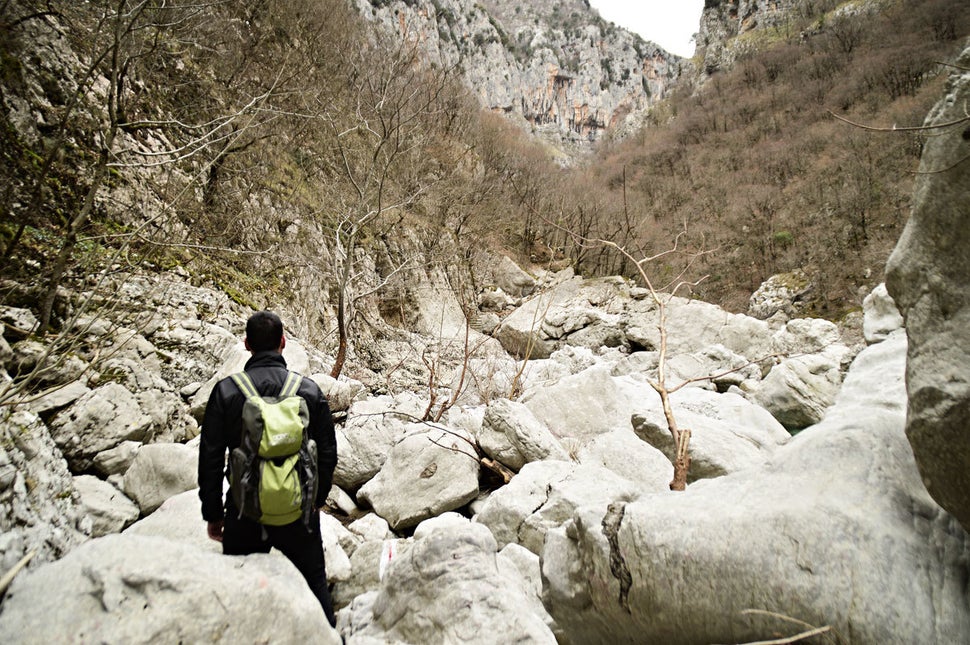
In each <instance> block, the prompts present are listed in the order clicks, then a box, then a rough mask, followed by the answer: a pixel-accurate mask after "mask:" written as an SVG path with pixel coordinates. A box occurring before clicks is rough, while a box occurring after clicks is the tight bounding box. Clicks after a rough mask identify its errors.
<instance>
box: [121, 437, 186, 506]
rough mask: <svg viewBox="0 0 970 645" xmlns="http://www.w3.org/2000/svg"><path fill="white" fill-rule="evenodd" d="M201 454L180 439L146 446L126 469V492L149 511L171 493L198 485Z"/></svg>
mask: <svg viewBox="0 0 970 645" xmlns="http://www.w3.org/2000/svg"><path fill="white" fill-rule="evenodd" d="M198 472H199V454H198V451H197V450H193V449H192V448H190V447H189V446H186V445H183V444H179V443H155V444H149V445H147V446H142V447H141V449H140V450H139V451H138V453H137V454H136V455H135V459H134V461H132V463H131V467H130V468H128V470H127V472H125V478H124V490H125V494H126V495H128V497H130V498H131V499H133V500H135V503H137V504H138V507H139V508H140V509H141V511H142V513H143V514H145V515H147V514H149V513H151V512H152V511H154V510H155V509H156V508H158V507H159V506H161V504H162V502H164V501H165V500H167V499H168V498H169V497H172V496H174V495H178V494H179V493H182V492H185V491H187V490H192V489H193V488H196V487H197V486H198V482H197V478H198Z"/></svg>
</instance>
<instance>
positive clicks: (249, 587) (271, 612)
mask: <svg viewBox="0 0 970 645" xmlns="http://www.w3.org/2000/svg"><path fill="white" fill-rule="evenodd" d="M0 640H2V641H4V642H7V643H14V642H17V643H66V642H99V643H157V642H171V643H179V642H181V643H201V642H209V641H224V642H240V643H241V642H247V643H253V642H255V643H260V642H262V643H269V642H273V643H321V644H326V643H340V636H339V635H338V634H337V633H336V632H335V631H334V630H332V629H331V628H330V626H329V625H328V624H327V619H326V617H325V616H324V614H323V610H322V609H321V608H320V604H319V602H318V601H317V599H316V597H314V595H313V594H312V593H311V592H310V589H309V587H307V586H306V584H305V583H304V581H303V578H302V576H301V575H300V573H299V572H298V571H297V570H296V568H295V567H294V566H293V565H292V564H290V563H289V561H287V560H286V559H285V558H280V557H274V556H271V555H262V554H257V555H250V556H246V557H245V558H239V557H236V558H229V557H225V556H222V555H218V554H214V553H207V552H205V551H200V550H198V549H195V548H193V547H192V546H190V545H186V544H180V543H177V542H171V541H169V540H165V539H162V538H151V537H141V536H134V535H111V536H106V537H103V538H99V539H96V540H92V541H90V542H87V543H86V544H83V545H81V546H80V547H78V548H77V549H75V550H74V551H72V552H71V553H69V554H68V555H67V556H65V557H64V558H62V559H61V560H58V561H57V562H54V563H51V564H47V565H45V566H43V567H40V568H38V569H37V570H35V571H33V572H31V573H29V574H27V575H21V576H19V577H18V578H17V579H16V580H15V581H14V584H13V586H12V587H11V588H10V590H9V591H8V593H7V597H6V599H5V600H4V603H3V608H2V613H0Z"/></svg>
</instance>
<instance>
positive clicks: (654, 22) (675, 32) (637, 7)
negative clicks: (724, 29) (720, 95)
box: [589, 0, 704, 58]
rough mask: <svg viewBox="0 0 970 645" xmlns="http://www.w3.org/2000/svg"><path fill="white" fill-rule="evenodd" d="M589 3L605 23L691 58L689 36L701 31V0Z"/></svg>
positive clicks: (702, 0) (639, 0)
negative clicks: (614, 24)
mask: <svg viewBox="0 0 970 645" xmlns="http://www.w3.org/2000/svg"><path fill="white" fill-rule="evenodd" d="M589 4H590V5H591V6H592V7H593V8H594V9H596V10H598V11H599V12H600V15H601V16H603V18H605V19H606V20H609V21H610V22H614V23H616V25H617V26H619V27H623V28H624V29H629V30H630V31H632V32H635V33H638V34H640V35H641V36H642V37H643V38H645V39H646V40H652V41H653V42H655V43H657V44H658V45H660V46H661V47H663V48H664V49H666V50H667V51H669V52H671V53H674V54H677V55H679V56H684V57H688V58H689V57H690V56H693V55H694V43H693V41H691V36H693V35H694V34H695V33H697V30H698V29H699V28H700V23H701V10H702V9H703V8H704V0H589Z"/></svg>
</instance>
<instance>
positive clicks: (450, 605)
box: [341, 524, 556, 645]
mask: <svg viewBox="0 0 970 645" xmlns="http://www.w3.org/2000/svg"><path fill="white" fill-rule="evenodd" d="M496 550H497V549H496V544H495V539H494V538H493V537H492V535H491V534H490V533H489V531H488V529H486V528H485V527H483V526H480V525H476V524H468V525H466V526H464V527H460V528H451V529H443V530H438V531H434V532H432V533H430V534H429V535H428V536H426V537H424V538H422V539H420V540H415V541H414V544H413V546H412V547H411V549H410V553H409V554H408V556H407V557H405V558H397V559H395V560H393V561H392V562H391V564H390V566H389V568H388V570H387V574H386V576H385V578H384V580H383V582H382V583H381V585H380V588H379V590H378V591H377V593H376V595H375V596H374V597H373V598H372V602H370V603H363V604H362V605H360V606H358V607H356V608H353V609H352V610H351V611H349V612H347V613H346V614H345V616H344V622H342V623H341V625H342V626H346V631H345V633H346V634H347V638H348V640H349V641H350V642H358V641H359V642H381V643H393V642H403V643H481V644H483V645H484V644H485V643H489V644H491V643H495V642H496V641H501V642H510V643H515V642H519V643H536V644H539V643H549V644H554V643H556V638H555V636H554V635H553V633H552V631H551V630H550V629H549V627H548V626H547V625H546V623H545V620H544V619H543V617H542V616H541V615H538V614H536V613H534V611H533V608H534V607H535V602H534V600H533V601H531V602H530V597H529V592H528V591H527V590H524V589H522V588H520V587H519V585H515V584H510V582H511V581H510V580H509V579H508V578H506V577H504V576H502V575H501V573H500V570H499V567H498V565H497V562H496ZM543 613H544V612H543Z"/></svg>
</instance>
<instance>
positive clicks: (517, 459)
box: [478, 399, 568, 470]
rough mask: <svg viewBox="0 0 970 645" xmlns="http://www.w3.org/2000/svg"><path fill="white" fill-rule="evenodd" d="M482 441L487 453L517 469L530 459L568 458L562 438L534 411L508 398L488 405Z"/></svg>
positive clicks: (479, 441)
mask: <svg viewBox="0 0 970 645" xmlns="http://www.w3.org/2000/svg"><path fill="white" fill-rule="evenodd" d="M478 443H479V445H480V446H481V448H482V450H483V451H484V452H485V454H487V455H488V456H490V457H492V458H493V459H497V460H498V461H500V462H502V463H503V464H505V465H506V466H508V467H509V468H511V469H513V470H518V469H520V468H522V466H524V465H525V464H527V463H529V462H530V461H539V460H541V459H568V455H567V454H566V451H565V450H564V449H563V447H562V445H561V444H560V443H559V440H558V439H556V437H555V436H553V434H552V433H551V432H549V429H548V428H546V427H545V426H544V425H543V424H542V423H540V422H539V420H538V419H536V418H535V416H534V415H533V414H532V411H531V410H529V408H527V407H526V406H525V405H524V404H522V403H518V402H516V401H510V400H508V399H496V400H495V401H492V402H491V403H490V404H489V405H488V409H487V410H486V412H485V417H484V419H483V420H482V427H481V430H480V431H479V433H478Z"/></svg>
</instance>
